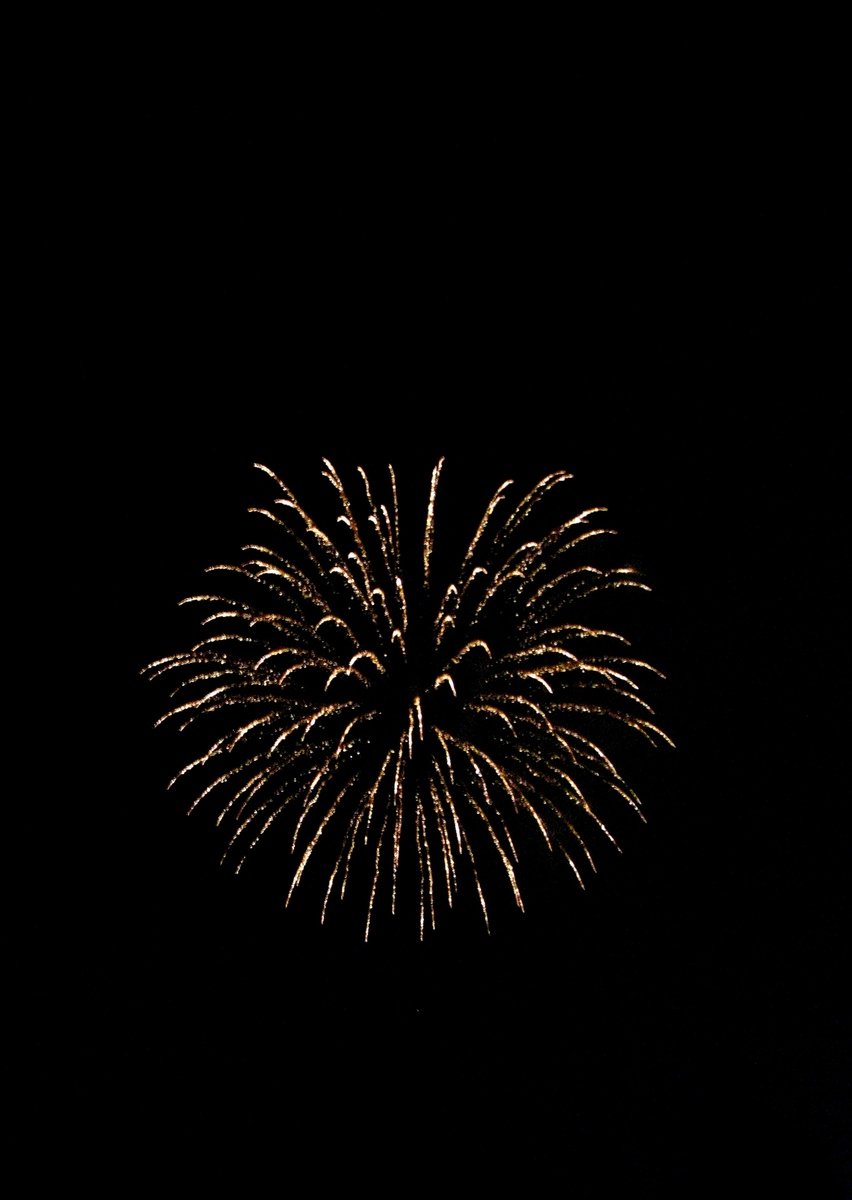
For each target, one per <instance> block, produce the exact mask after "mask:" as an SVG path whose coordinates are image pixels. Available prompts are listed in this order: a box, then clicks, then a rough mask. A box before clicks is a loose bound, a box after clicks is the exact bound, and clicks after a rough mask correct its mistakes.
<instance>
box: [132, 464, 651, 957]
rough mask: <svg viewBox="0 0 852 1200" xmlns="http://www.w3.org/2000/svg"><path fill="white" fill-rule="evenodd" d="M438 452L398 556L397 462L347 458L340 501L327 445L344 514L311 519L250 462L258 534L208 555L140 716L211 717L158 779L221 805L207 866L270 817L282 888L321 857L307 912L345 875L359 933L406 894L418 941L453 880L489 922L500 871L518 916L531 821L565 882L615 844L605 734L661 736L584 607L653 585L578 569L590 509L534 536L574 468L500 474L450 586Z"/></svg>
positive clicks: (233, 851)
mask: <svg viewBox="0 0 852 1200" xmlns="http://www.w3.org/2000/svg"><path fill="white" fill-rule="evenodd" d="M442 465H443V460H441V462H439V463H438V465H437V466H436V467H435V469H434V471H433V473H432V480H431V487H430V490H429V496H428V501H427V503H426V513H425V524H424V525H423V526H421V528H422V529H423V536H422V547H420V548H419V550H418V554H417V560H418V561H417V563H416V566H413V564H412V563H410V562H408V561H407V559H406V558H405V551H404V547H403V537H402V532H401V520H400V505H399V501H398V492H397V481H396V477H395V474H394V471H393V468H392V467H389V468H388V477H387V480H386V481H385V484H384V487H383V488H382V491H381V494H380V493H379V491H378V490H377V489H374V486H373V484H371V481H370V479H369V478H368V476H367V474H366V472H365V471H364V470H362V469H361V468H358V474H359V476H360V480H359V482H358V484H357V490H355V491H354V492H353V495H352V497H350V493H349V491H347V489H346V487H344V484H343V481H342V480H341V478H340V476H339V475H338V473H337V471H336V470H335V468H334V467H333V466H332V465H331V463H329V462H328V461H327V460H324V467H325V469H324V471H323V475H324V478H325V479H326V480H328V482H329V483H330V484H331V486H332V487H333V489H334V491H335V493H336V498H337V504H338V505H339V510H340V511H339V515H338V516H337V520H336V523H335V524H334V526H333V528H332V531H331V532H329V531H327V530H324V529H322V528H321V527H320V526H319V525H318V524H317V523H316V522H315V521H314V520H313V519H312V517H311V516H310V515H309V514H308V512H307V511H306V510H305V509H304V508H303V507H302V505H301V504H300V503H299V501H298V500H297V499H296V497H295V495H294V494H293V493H292V492H291V491H290V489H289V488H288V487H287V486H286V484H285V483H284V482H283V481H282V480H281V479H279V478H278V476H277V475H276V474H275V473H274V472H273V471H271V470H270V469H269V468H268V467H265V466H261V465H259V464H258V469H259V470H260V471H262V472H263V473H264V474H265V475H266V476H267V477H268V479H269V480H271V482H272V484H273V485H274V486H275V488H276V489H277V495H276V496H275V498H274V499H273V500H272V501H271V503H270V504H269V506H268V507H258V508H254V509H252V510H250V511H252V512H253V513H256V514H257V515H258V517H259V518H260V519H261V520H262V521H264V522H265V524H266V529H267V534H268V536H267V537H265V538H264V544H260V543H253V544H251V545H248V546H245V547H243V553H244V555H245V558H244V559H243V561H242V562H241V563H240V564H239V565H219V566H214V567H210V568H209V571H210V572H211V573H212V574H213V575H214V576H216V577H217V579H222V580H224V581H225V583H226V584H227V586H222V587H219V586H216V587H214V589H212V590H211V591H209V592H204V593H203V594H200V595H194V596H190V597H188V598H187V599H186V600H184V601H183V603H184V604H191V605H194V606H197V607H198V608H199V609H200V610H201V613H202V619H201V626H202V631H203V632H202V635H201V636H200V640H198V641H197V642H196V643H195V645H193V646H192V647H191V648H190V649H189V650H187V651H185V652H183V653H179V654H171V655H169V656H167V657H166V658H161V659H159V660H157V661H156V662H154V663H151V664H150V665H149V666H147V667H146V668H145V674H146V675H147V676H148V677H150V678H152V679H157V678H163V677H165V678H166V679H168V680H171V681H172V685H173V690H172V691H171V699H170V702H169V707H168V710H167V711H166V712H165V713H164V715H163V716H162V717H161V718H160V720H159V722H158V724H162V723H174V724H176V725H178V726H179V727H180V728H181V729H182V730H185V729H187V728H189V727H191V726H196V725H197V724H199V725H201V726H206V727H207V730H208V735H207V738H206V740H205V747H206V748H205V750H204V752H203V753H202V754H201V755H200V756H199V757H196V758H194V759H193V761H191V762H189V763H188V764H187V765H186V766H184V767H183V769H182V770H181V771H179V772H178V774H177V775H176V776H175V778H174V779H173V780H172V785H174V784H191V783H192V782H193V781H196V786H195V787H194V789H193V799H192V803H191V807H190V811H192V810H193V809H195V808H196V807H197V806H199V805H202V806H204V805H209V806H211V807H212V809H213V810H214V811H215V812H216V814H217V822H218V824H219V825H221V826H222V827H223V828H224V829H225V830H226V832H227V847H226V850H225V854H224V858H223V861H226V860H228V861H231V862H232V863H233V865H234V867H235V869H236V870H237V871H239V870H240V868H241V867H242V866H243V863H244V862H245V861H246V859H247V857H248V856H249V855H250V854H251V853H252V851H253V850H255V848H257V847H258V845H259V843H261V842H263V843H264V844H267V843H268V841H269V840H270V838H271V835H272V834H273V832H276V831H277V832H280V831H285V832H286V838H287V844H288V851H287V859H288V861H289V867H288V872H289V873H288V877H287V880H286V882H285V884H284V889H283V890H284V891H285V892H286V898H287V902H288V903H289V902H290V900H291V898H292V897H293V895H294V893H295V891H296V889H297V888H299V887H300V885H301V884H302V881H303V878H304V877H305V876H306V874H307V875H310V873H311V871H312V870H315V871H317V872H319V873H320V876H321V882H322V884H323V891H324V896H323V899H322V903H321V910H322V918H323V920H324V919H325V916H326V912H327V909H328V905H329V903H330V902H331V901H332V899H333V898H335V897H343V896H344V895H345V894H346V893H347V890H350V891H351V890H353V889H355V887H356V885H357V887H359V888H361V889H362V894H363V895H364V896H365V898H366V925H365V930H364V934H365V938H367V937H369V935H370V929H371V924H372V923H373V922H374V919H375V914H376V912H377V911H378V908H379V906H380V905H386V906H387V908H388V909H389V910H390V911H391V912H394V913H396V912H397V911H399V910H400V909H402V908H403V907H406V904H405V903H404V901H403V897H404V896H407V895H409V894H410V895H411V897H412V898H414V897H416V903H415V904H414V908H415V910H416V912H417V913H418V921H419V928H420V936H421V937H423V935H424V932H425V930H426V929H427V928H434V927H435V924H436V920H437V916H438V913H439V911H440V909H441V908H442V907H444V906H448V907H452V905H453V903H454V901H455V900H456V898H457V896H459V894H460V893H461V891H462V890H464V889H469V890H470V892H471V895H475V896H476V898H477V900H478V905H479V907H480V908H481V912H482V915H483V917H484V919H485V923H486V926H488V923H489V903H490V902H491V901H490V888H491V887H492V886H493V884H492V883H491V882H490V881H491V880H492V879H493V878H494V876H495V872H494V870H493V868H494V867H496V868H497V871H496V874H499V875H500V876H501V877H502V878H503V879H504V881H505V883H506V884H507V885H508V887H509V889H510V892H511V895H512V896H513V897H514V901H515V903H516V904H517V905H518V907H519V908H521V909H522V908H523V901H522V895H521V886H520V882H519V875H520V868H519V864H520V858H521V855H520V853H519V850H520V849H521V848H522V847H523V844H524V842H525V840H526V839H527V837H528V833H529V832H530V831H532V833H533V834H534V835H535V837H537V838H540V839H541V842H542V844H543V845H544V846H546V847H547V849H548V850H549V851H551V852H553V853H554V854H556V855H558V856H560V857H562V858H564V860H565V861H566V862H567V863H568V864H569V865H570V868H571V869H572V870H573V872H574V875H575V876H576V878H577V880H578V881H579V883H580V885H581V886H582V884H583V879H584V874H585V873H586V872H587V871H588V870H589V869H594V863H593V858H592V846H593V844H594V842H595V840H596V839H599V838H601V837H603V838H605V839H608V840H609V841H610V842H613V843H614V838H613V836H612V834H611V833H610V831H609V829H608V828H607V825H606V824H605V823H604V819H603V816H602V812H604V811H606V810H607V808H608V805H609V801H610V799H611V798H613V797H614V798H617V800H618V801H619V802H623V803H625V804H627V805H629V806H630V807H631V808H633V809H634V810H636V811H637V812H638V811H639V802H638V799H637V797H636V795H635V794H634V792H633V790H632V788H631V787H629V786H628V784H627V783H626V782H625V780H624V779H623V778H622V776H621V774H620V772H619V770H618V769H617V768H616V766H615V765H614V763H613V761H612V758H611V757H610V754H609V753H607V751H606V750H605V749H604V748H602V746H601V745H600V744H599V740H600V734H599V731H600V730H604V731H605V730H606V729H607V728H609V729H610V730H613V729H614V728H615V727H618V726H620V727H622V728H625V727H626V728H629V729H631V730H633V731H635V733H637V734H638V735H640V736H642V737H643V738H646V739H648V740H649V741H651V742H652V743H660V742H669V739H668V737H667V736H666V734H665V733H663V732H662V730H661V729H659V728H658V727H657V725H656V724H655V723H654V722H653V712H652V710H651V707H650V705H649V704H648V702H647V701H646V700H645V699H644V698H643V697H642V696H641V695H640V688H639V682H638V680H639V678H640V677H641V675H642V673H646V672H650V671H654V668H652V667H650V666H649V665H648V664H647V663H645V662H642V661H641V660H639V659H637V658H634V657H632V656H631V654H630V649H629V645H628V643H627V639H626V638H624V637H623V636H621V635H620V634H618V633H616V632H613V631H612V630H609V629H602V628H598V627H596V626H595V625H591V624H588V623H586V621H585V620H581V619H580V616H581V615H582V614H583V613H584V612H585V611H586V609H587V603H586V602H587V601H588V600H589V599H590V598H592V597H595V596H596V595H598V594H600V593H603V592H612V591H614V590H615V589H635V588H643V589H646V590H647V585H646V584H644V583H643V582H642V581H641V580H640V579H639V578H638V577H637V575H636V573H635V572H634V570H633V568H631V567H626V566H619V567H602V566H593V565H590V564H589V563H588V562H587V561H586V551H587V549H588V548H589V545H590V543H593V542H594V540H595V539H598V538H600V537H602V536H604V535H605V534H607V533H611V532H612V531H611V530H607V529H604V528H602V527H601V526H600V524H599V517H600V514H602V513H603V512H604V510H603V509H600V508H593V509H587V510H585V511H583V512H580V513H578V514H577V515H575V516H573V517H571V518H570V519H568V520H561V521H558V522H556V523H552V522H547V521H545V522H544V528H543V531H542V528H541V527H542V523H543V522H542V517H543V516H544V515H546V513H547V512H548V511H549V509H550V506H551V502H552V498H553V497H554V496H555V495H558V494H559V492H560V490H561V489H562V488H563V487H564V485H565V484H567V483H568V481H569V480H570V479H571V476H570V475H569V474H567V473H565V472H561V471H560V472H556V473H554V474H550V475H547V476H546V477H545V478H544V479H542V480H541V481H540V482H539V483H537V484H536V485H535V487H533V488H532V489H531V490H530V491H529V492H527V493H525V494H522V495H520V497H519V498H517V499H513V498H512V483H511V481H508V482H506V483H503V484H502V485H501V486H500V487H499V488H498V489H497V491H496V492H495V493H494V496H493V497H492V499H491V501H490V503H489V504H488V505H487V507H486V509H485V512H484V514H483V516H482V519H481V520H480V522H479V525H478V527H477V528H476V531H475V533H474V535H473V538H472V540H471V541H470V543H469V545H468V546H467V548H466V550H465V551H464V552H463V553H462V554H461V555H460V560H461V561H460V565H459V566H458V568H457V570H456V571H455V572H454V573H453V577H452V581H451V582H449V584H448V585H447V584H446V582H444V583H440V582H439V580H438V578H437V577H436V576H437V574H438V573H439V572H438V571H437V570H436V551H435V529H436V500H437V492H438V482H439V477H440V474H441V467H442ZM267 542H268V543H269V544H268V545H267V544H266V543H267ZM593 603H594V601H593ZM655 673H656V674H659V672H655ZM198 780H200V781H201V782H200V783H199V782H197V781H198ZM170 786H171V785H170ZM486 881H489V882H486Z"/></svg>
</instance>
